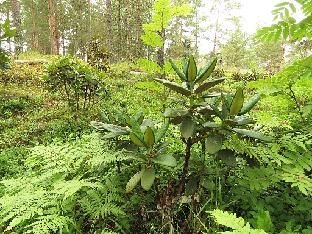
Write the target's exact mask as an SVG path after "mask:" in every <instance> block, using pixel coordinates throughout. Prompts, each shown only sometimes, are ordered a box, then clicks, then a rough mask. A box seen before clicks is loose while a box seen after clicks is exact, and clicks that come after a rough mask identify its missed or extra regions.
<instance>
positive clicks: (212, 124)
mask: <svg viewBox="0 0 312 234" xmlns="http://www.w3.org/2000/svg"><path fill="white" fill-rule="evenodd" d="M203 127H206V128H221V127H222V124H221V123H216V122H206V123H204V124H203Z"/></svg>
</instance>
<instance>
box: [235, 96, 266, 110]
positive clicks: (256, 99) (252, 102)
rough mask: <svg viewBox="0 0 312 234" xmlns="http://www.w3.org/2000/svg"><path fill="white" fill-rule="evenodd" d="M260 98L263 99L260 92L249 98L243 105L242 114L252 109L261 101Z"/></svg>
mask: <svg viewBox="0 0 312 234" xmlns="http://www.w3.org/2000/svg"><path fill="white" fill-rule="evenodd" d="M260 99H261V95H260V94H255V95H254V96H252V97H251V98H250V99H249V100H248V102H247V103H246V104H245V105H244V106H243V107H242V109H241V111H240V114H242V115H243V114H246V113H248V112H249V111H251V109H252V108H253V107H254V106H255V105H256V104H257V103H258V102H259V100H260Z"/></svg>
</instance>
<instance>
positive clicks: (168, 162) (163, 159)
mask: <svg viewBox="0 0 312 234" xmlns="http://www.w3.org/2000/svg"><path fill="white" fill-rule="evenodd" d="M153 161H154V162H155V163H158V164H160V165H163V166H168V167H175V166H176V165H177V161H176V159H175V158H174V157H173V156H172V154H161V155H158V156H157V157H156V158H154V160H153Z"/></svg>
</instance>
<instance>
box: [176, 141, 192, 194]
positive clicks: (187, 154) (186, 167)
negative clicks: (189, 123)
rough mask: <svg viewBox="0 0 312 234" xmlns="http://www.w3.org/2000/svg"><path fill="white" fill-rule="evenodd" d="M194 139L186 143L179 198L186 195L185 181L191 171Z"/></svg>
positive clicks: (178, 192)
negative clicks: (190, 164)
mask: <svg viewBox="0 0 312 234" xmlns="http://www.w3.org/2000/svg"><path fill="white" fill-rule="evenodd" d="M192 145H193V143H192V139H191V138H189V139H187V141H186V149H185V159H184V166H183V171H182V176H181V179H180V182H179V187H178V191H177V196H178V197H179V196H180V195H181V194H182V193H184V190H185V180H186V177H187V174H188V170H189V162H190V158H191V148H192Z"/></svg>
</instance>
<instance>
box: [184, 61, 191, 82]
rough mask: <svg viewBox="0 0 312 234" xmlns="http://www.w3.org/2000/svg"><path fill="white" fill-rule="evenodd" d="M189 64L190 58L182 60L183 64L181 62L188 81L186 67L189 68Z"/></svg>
mask: <svg viewBox="0 0 312 234" xmlns="http://www.w3.org/2000/svg"><path fill="white" fill-rule="evenodd" d="M189 64H190V60H189V59H187V60H186V61H184V64H183V72H184V74H185V76H186V80H187V81H188V80H189V79H188V72H187V71H188V68H189Z"/></svg>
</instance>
